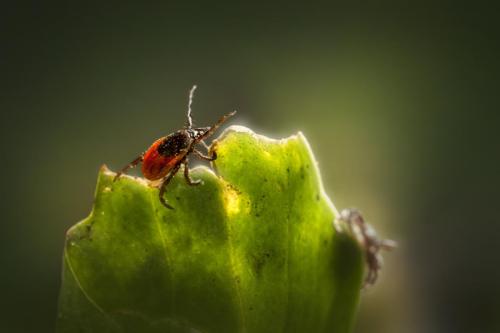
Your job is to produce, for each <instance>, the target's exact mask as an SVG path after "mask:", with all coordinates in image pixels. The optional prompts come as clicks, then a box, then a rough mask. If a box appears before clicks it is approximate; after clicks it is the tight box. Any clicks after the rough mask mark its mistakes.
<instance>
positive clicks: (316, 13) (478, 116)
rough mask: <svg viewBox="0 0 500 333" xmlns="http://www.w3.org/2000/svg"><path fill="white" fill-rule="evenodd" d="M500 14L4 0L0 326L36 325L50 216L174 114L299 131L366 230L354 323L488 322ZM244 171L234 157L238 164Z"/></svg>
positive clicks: (46, 305) (49, 259)
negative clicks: (365, 275)
mask: <svg viewBox="0 0 500 333" xmlns="http://www.w3.org/2000/svg"><path fill="white" fill-rule="evenodd" d="M498 14H499V13H498V11H496V10H494V9H493V8H487V7H481V6H480V5H479V4H477V3H474V4H472V3H471V4H468V5H463V6H462V5H460V4H458V3H456V2H453V3H452V2H450V4H449V5H445V4H444V3H441V4H440V5H439V6H438V5H437V4H436V3H434V2H428V3H423V2H415V4H409V3H405V4H404V5H400V6H394V5H389V4H387V5H382V4H380V3H379V4H378V5H377V6H368V5H366V4H363V5H361V4H358V5H352V6H351V7H350V8H347V7H346V5H345V4H342V5H339V4H335V3H334V2H325V3H323V4H317V5H312V4H309V5H306V4H305V3H302V4H300V5H298V4H297V5H294V4H292V3H289V2H282V3H276V4H262V5H257V4H249V3H247V4H243V3H237V2H230V1H220V2H217V3H215V2H207V3H205V4H202V5H201V4H195V3H193V2H189V3H185V4H183V5H177V4H173V3H170V4H168V3H166V4H163V5H138V4H136V5H127V4H123V3H122V4H119V5H118V4H114V5H112V4H106V3H104V2H103V3H101V4H99V5H95V6H92V7H90V6H89V7H88V6H83V5H81V6H69V5H66V6H61V5H57V6H56V5H49V4H48V3H46V2H39V3H36V4H27V3H25V4H21V3H18V5H16V6H14V5H12V6H11V7H5V6H3V7H2V14H1V15H2V17H3V18H2V20H1V21H0V25H1V27H2V29H1V36H2V42H1V44H0V50H1V51H0V61H1V66H2V67H1V68H2V69H1V78H2V79H1V82H2V86H3V87H2V91H1V96H2V97H1V109H0V112H1V132H0V135H1V141H0V142H1V143H0V144H1V149H2V163H1V168H2V171H1V177H2V179H1V184H2V186H1V187H0V191H1V195H2V196H1V202H0V208H1V211H2V219H1V221H2V223H1V226H0V288H1V297H0V318H1V320H0V331H1V332H9V333H10V332H52V331H53V329H54V322H55V316H56V307H57V296H58V288H59V285H60V269H61V254H62V249H63V244H64V233H65V230H66V229H67V228H68V227H70V226H71V225H73V224H74V223H76V222H77V221H79V220H80V219H82V218H84V217H85V216H86V215H87V214H88V213H89V212H90V209H91V207H92V198H93V191H94V185H95V181H96V175H97V171H98V168H99V166H100V165H101V164H103V163H106V164H107V165H108V166H110V167H111V168H112V169H117V168H119V167H122V166H123V165H124V164H125V163H127V162H128V161H129V160H131V159H132V158H133V157H135V156H136V155H137V153H139V152H141V151H142V150H143V149H144V148H145V147H147V146H148V144H149V143H151V142H152V140H153V139H155V138H157V137H159V136H161V135H164V134H167V133H169V132H171V131H173V130H175V129H177V128H178V127H180V126H181V125H182V124H183V122H184V112H185V109H186V103H187V92H188V90H189V88H190V87H191V85H192V84H193V83H197V84H198V85H199V89H198V91H197V95H196V99H195V103H194V117H195V121H196V123H197V124H199V125H205V124H211V123H212V122H213V121H214V120H215V119H216V118H217V117H218V116H219V115H221V114H223V113H227V112H229V111H231V110H233V109H237V110H238V111H239V113H238V116H237V117H236V119H235V120H233V121H232V123H233V124H234V123H237V124H243V125H247V126H250V127H251V128H253V129H254V130H256V131H257V132H261V133H264V134H268V135H270V136H273V137H283V136H287V135H290V134H293V133H295V132H297V131H299V130H300V131H302V132H304V133H305V135H306V136H307V138H308V139H309V140H310V143H311V145H312V147H313V150H314V152H315V154H316V157H317V159H318V161H319V164H320V168H321V172H322V176H323V180H324V183H325V187H326V189H327V192H328V193H329V194H330V196H331V198H332V199H333V201H334V203H335V204H336V205H337V206H338V207H339V208H343V207H351V206H356V207H359V208H361V209H362V210H363V212H364V213H365V216H366V217H367V218H368V220H369V221H371V222H372V224H373V225H375V226H376V228H377V229H378V231H379V233H380V234H381V235H382V236H385V237H390V238H394V239H396V240H398V241H399V243H400V248H399V249H398V251H396V252H395V253H390V254H386V256H385V258H386V262H385V263H386V267H385V270H384V271H383V273H382V277H381V279H380V281H379V283H378V284H377V285H376V286H375V287H374V288H372V289H371V290H368V291H367V292H365V293H363V296H362V300H361V305H360V311H359V316H358V320H357V327H356V332H376V333H378V332H380V333H382V332H384V333H386V332H389V333H390V332H398V333H399V332H500V320H499V319H498V311H499V310H500V287H499V281H500V267H499V262H500V260H499V255H500V245H499V244H500V237H499V236H500V225H499V217H498V216H499V213H498V199H499V198H500V197H499V185H500V184H499V177H498V171H499V166H500V165H499V153H500V149H499V146H500V145H499V143H500V140H499V130H498V126H499V124H500V123H499V120H500V117H499V115H498V113H499V112H500V110H499V108H498V98H499V90H498V89H499V76H498V74H499V71H498V69H499V66H498V59H499V47H498V41H499V38H498V37H499V36H498V35H497V31H496V29H495V25H496V23H497V22H496V21H498ZM249 172H251V170H249Z"/></svg>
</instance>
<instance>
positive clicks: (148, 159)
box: [142, 138, 183, 180]
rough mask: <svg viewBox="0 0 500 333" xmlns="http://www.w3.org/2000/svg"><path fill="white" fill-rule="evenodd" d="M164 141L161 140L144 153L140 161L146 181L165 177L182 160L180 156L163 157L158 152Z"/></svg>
mask: <svg viewBox="0 0 500 333" xmlns="http://www.w3.org/2000/svg"><path fill="white" fill-rule="evenodd" d="M164 140H165V138H161V139H158V140H156V141H155V142H153V144H152V145H151V146H150V147H149V148H148V150H147V151H146V152H145V153H144V156H143V160H142V174H143V175H144V177H145V178H146V179H149V180H157V179H160V178H163V177H165V176H166V175H167V174H168V172H169V171H170V170H172V168H173V167H174V166H175V165H176V164H177V163H178V162H179V161H180V160H181V159H182V157H183V156H181V155H182V154H178V155H172V156H164V155H161V154H160V153H159V152H158V146H159V145H160V144H161V143H162V142H163V141H164Z"/></svg>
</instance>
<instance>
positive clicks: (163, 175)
mask: <svg viewBox="0 0 500 333" xmlns="http://www.w3.org/2000/svg"><path fill="white" fill-rule="evenodd" d="M195 90H196V86H193V87H192V88H191V90H190V91H189V103H188V110H187V119H186V125H185V126H184V127H183V128H182V129H180V130H178V131H176V132H174V133H172V134H169V135H167V136H164V137H162V138H159V139H158V140H156V141H155V142H153V144H152V145H151V146H150V147H149V148H148V149H147V150H146V151H145V152H144V153H142V154H141V155H140V156H138V157H137V158H136V159H134V160H133V161H132V162H130V163H129V164H127V165H126V166H125V167H124V168H123V169H122V170H121V171H119V172H118V173H117V174H116V176H115V178H114V180H113V181H116V180H117V179H118V178H119V177H120V176H121V175H122V174H124V173H125V172H126V171H127V170H128V169H130V168H133V167H135V166H136V165H137V164H139V163H141V162H142V169H141V171H142V174H143V175H144V177H145V178H146V179H149V180H159V179H161V180H162V181H161V185H160V191H159V196H160V202H161V203H162V204H163V205H164V206H165V207H167V208H169V209H173V207H172V206H170V205H169V204H168V203H167V201H166V200H165V198H164V194H165V189H166V188H167V186H168V184H169V183H170V181H171V180H172V178H173V177H174V176H175V174H176V173H177V172H178V171H179V169H180V167H181V165H184V178H185V179H186V182H187V183H188V184H189V185H193V186H194V185H199V184H201V182H202V181H201V180H200V179H198V180H193V179H191V177H190V175H189V160H188V157H189V155H191V154H194V155H195V156H196V157H198V158H200V159H202V160H206V161H214V160H215V159H216V158H217V155H216V154H215V152H214V153H213V154H212V156H206V155H204V154H203V153H202V152H200V151H199V150H197V149H196V145H198V144H201V145H203V146H204V147H205V148H206V149H207V151H208V146H207V144H206V143H205V142H204V141H203V140H204V139H207V138H208V137H210V136H211V135H213V134H214V132H215V131H216V130H217V129H218V128H219V126H220V125H222V124H223V123H224V122H225V121H226V120H228V119H229V118H230V117H232V116H234V114H235V113H236V111H233V112H231V113H228V114H226V115H225V116H223V117H221V118H220V119H219V121H218V122H217V123H215V124H214V125H213V126H211V127H196V128H193V121H192V119H191V105H192V103H193V95H194V91H195Z"/></svg>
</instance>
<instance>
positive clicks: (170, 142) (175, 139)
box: [158, 131, 191, 156]
mask: <svg viewBox="0 0 500 333" xmlns="http://www.w3.org/2000/svg"><path fill="white" fill-rule="evenodd" d="M190 141H191V138H190V137H189V135H188V134H187V133H186V132H185V131H177V132H175V133H173V134H171V135H169V136H167V137H166V138H165V140H163V142H162V143H161V144H160V145H159V146H158V153H160V154H161V155H163V156H174V155H177V154H178V153H179V152H180V151H181V150H182V149H186V148H188V146H189V142H190Z"/></svg>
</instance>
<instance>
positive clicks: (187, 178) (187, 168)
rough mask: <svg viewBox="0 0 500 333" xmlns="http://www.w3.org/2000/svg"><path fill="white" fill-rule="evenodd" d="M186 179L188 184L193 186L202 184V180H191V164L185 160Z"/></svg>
mask: <svg viewBox="0 0 500 333" xmlns="http://www.w3.org/2000/svg"><path fill="white" fill-rule="evenodd" d="M183 164H184V178H186V182H187V183H188V184H189V185H191V186H194V185H200V184H201V183H202V180H201V179H197V180H193V179H191V176H190V175H189V162H188V160H187V159H185V160H184V162H183Z"/></svg>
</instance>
